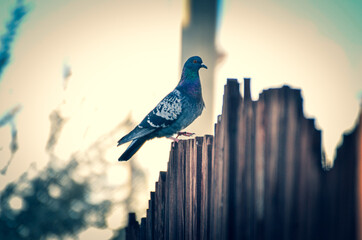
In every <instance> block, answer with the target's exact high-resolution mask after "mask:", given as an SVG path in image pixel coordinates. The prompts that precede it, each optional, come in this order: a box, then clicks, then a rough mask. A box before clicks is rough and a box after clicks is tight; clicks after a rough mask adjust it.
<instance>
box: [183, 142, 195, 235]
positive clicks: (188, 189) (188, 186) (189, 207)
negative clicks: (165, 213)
mask: <svg viewBox="0 0 362 240" xmlns="http://www.w3.org/2000/svg"><path fill="white" fill-rule="evenodd" d="M193 145H194V139H190V140H188V141H186V148H187V152H186V155H185V239H192V224H193V222H192V220H193V198H192V189H193V186H192V176H193V174H192V170H193V169H192V167H191V165H192V157H193Z"/></svg>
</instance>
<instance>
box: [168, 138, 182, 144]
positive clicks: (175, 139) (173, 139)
mask: <svg viewBox="0 0 362 240" xmlns="http://www.w3.org/2000/svg"><path fill="white" fill-rule="evenodd" d="M168 139H171V140H172V141H174V142H177V143H178V141H180V139H178V138H177V137H176V138H174V137H168Z"/></svg>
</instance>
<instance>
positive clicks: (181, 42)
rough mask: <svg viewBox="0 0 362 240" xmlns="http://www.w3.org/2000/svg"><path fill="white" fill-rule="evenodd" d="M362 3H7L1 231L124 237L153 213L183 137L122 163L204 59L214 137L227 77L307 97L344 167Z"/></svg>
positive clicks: (0, 26) (359, 76) (360, 86)
mask: <svg viewBox="0 0 362 240" xmlns="http://www.w3.org/2000/svg"><path fill="white" fill-rule="evenodd" d="M361 12H362V3H361V2H357V1H351V0H348V1H343V2H340V1H337V0H332V1H328V2H315V1H308V2H299V3H286V2H285V1H280V0H273V1H257V2H255V1H254V2H249V1H238V0H209V1H206V0H202V1H195V0H183V1H175V0H154V1H146V0H136V1H122V0H103V1H96V0H61V1H60V0H55V1H46V0H27V1H21V0H18V1H15V0H0V37H1V45H0V173H1V174H0V194H1V195H0V236H5V239H40V238H41V239H122V238H123V237H124V231H123V230H122V229H123V227H124V226H125V225H126V222H127V219H126V216H127V213H128V212H129V211H133V212H136V213H137V218H138V219H140V218H141V217H143V216H145V209H146V208H147V203H148V202H147V200H148V198H149V191H152V190H154V184H155V181H157V179H158V175H159V171H165V170H166V166H167V165H166V164H167V161H168V155H169V149H170V144H171V141H170V140H168V139H157V140H153V141H150V142H147V143H146V144H145V145H144V146H143V147H142V148H141V150H140V151H139V152H138V154H137V155H136V157H135V158H133V159H131V160H130V161H128V162H118V161H117V159H118V157H119V156H120V154H121V153H122V152H123V151H124V150H125V149H126V147H127V146H125V145H124V146H123V145H122V146H121V147H118V148H117V147H116V143H117V141H118V140H119V138H121V137H122V136H123V135H125V134H126V133H127V132H128V131H130V130H131V129H132V128H133V127H134V126H135V125H136V124H137V123H139V122H140V121H141V120H142V119H143V117H144V116H145V115H146V114H147V113H148V112H149V111H150V110H151V109H152V108H153V107H154V106H155V105H156V104H157V103H158V102H159V101H160V100H161V99H162V98H163V97H164V96H165V95H166V94H167V93H169V92H170V91H171V90H172V89H173V88H174V87H175V86H176V85H177V83H178V81H179V78H180V72H181V68H182V65H183V63H184V61H185V60H186V59H187V58H188V57H190V56H193V55H199V56H201V57H202V59H203V61H204V63H205V64H206V65H207V66H208V70H201V71H200V76H201V80H202V87H203V96H204V100H205V103H206V110H205V111H204V113H203V115H202V117H200V118H199V119H198V120H196V121H195V122H194V124H192V125H191V126H190V127H189V128H188V129H187V130H188V131H191V132H195V133H196V134H197V135H204V134H212V133H213V123H214V122H215V121H216V116H217V115H218V114H220V113H221V104H222V94H223V85H224V84H225V82H226V79H227V78H238V79H239V81H241V82H242V79H243V78H244V77H250V78H252V80H251V81H252V82H251V83H252V97H253V99H254V100H256V99H258V94H259V92H261V91H262V89H265V88H271V87H280V86H282V85H284V84H288V85H290V86H292V87H295V88H301V89H302V94H303V97H304V107H305V112H307V114H308V117H313V118H316V122H317V126H318V127H319V128H320V129H322V130H323V133H322V135H323V146H324V149H325V153H326V156H327V158H328V159H329V161H330V162H332V161H333V158H334V154H335V153H334V151H335V148H336V146H337V145H338V144H339V141H340V139H341V135H342V134H343V132H344V131H346V130H349V129H351V128H352V126H353V124H354V121H355V119H356V118H357V114H358V111H359V104H360V101H361V97H362V41H361V39H362V15H361V14H360V13H361Z"/></svg>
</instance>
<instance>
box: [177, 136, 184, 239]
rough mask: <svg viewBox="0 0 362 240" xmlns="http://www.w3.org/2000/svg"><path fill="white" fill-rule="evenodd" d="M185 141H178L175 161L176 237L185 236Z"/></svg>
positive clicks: (182, 237) (181, 237)
mask: <svg viewBox="0 0 362 240" xmlns="http://www.w3.org/2000/svg"><path fill="white" fill-rule="evenodd" d="M185 146H186V141H185V140H182V141H179V142H178V149H177V155H176V156H177V158H176V162H175V166H176V168H175V172H176V184H175V187H176V189H175V190H176V191H175V193H176V211H177V212H176V214H177V218H176V229H177V230H176V231H177V239H184V238H185V153H186V149H185Z"/></svg>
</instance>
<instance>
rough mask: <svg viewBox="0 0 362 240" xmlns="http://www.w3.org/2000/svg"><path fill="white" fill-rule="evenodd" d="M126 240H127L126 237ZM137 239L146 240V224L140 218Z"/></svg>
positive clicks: (144, 220)
mask: <svg viewBox="0 0 362 240" xmlns="http://www.w3.org/2000/svg"><path fill="white" fill-rule="evenodd" d="M126 239H127V240H128V238H127V237H126ZM139 239H140V240H146V239H147V223H146V218H145V217H144V218H141V228H140V233H139Z"/></svg>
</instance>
